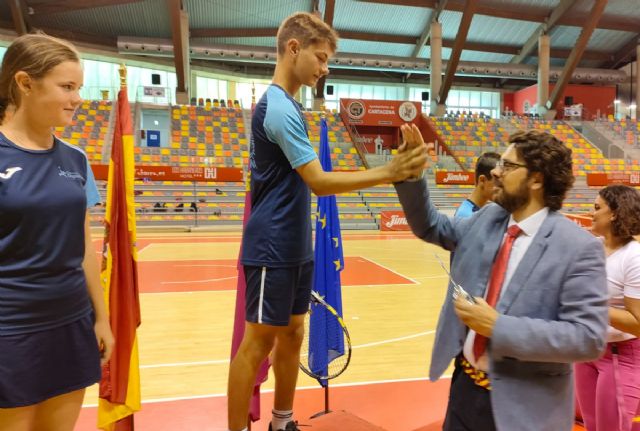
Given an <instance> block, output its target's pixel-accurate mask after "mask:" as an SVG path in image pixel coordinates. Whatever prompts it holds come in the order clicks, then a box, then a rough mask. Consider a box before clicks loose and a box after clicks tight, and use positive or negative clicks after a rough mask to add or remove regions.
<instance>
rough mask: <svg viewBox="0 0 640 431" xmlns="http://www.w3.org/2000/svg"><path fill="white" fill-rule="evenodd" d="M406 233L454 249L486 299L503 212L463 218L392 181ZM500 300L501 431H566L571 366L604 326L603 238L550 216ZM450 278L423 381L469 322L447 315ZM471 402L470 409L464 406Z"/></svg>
mask: <svg viewBox="0 0 640 431" xmlns="http://www.w3.org/2000/svg"><path fill="white" fill-rule="evenodd" d="M396 190H397V192H398V196H399V197H400V202H401V204H402V207H403V209H404V211H405V214H406V217H407V221H408V223H409V225H410V226H411V229H412V231H413V233H414V234H415V235H416V236H417V237H418V238H421V239H422V240H424V241H427V242H430V243H433V244H437V245H439V246H441V247H443V248H445V249H447V250H450V251H454V250H455V255H454V258H453V262H452V263H451V276H452V277H453V279H454V280H455V281H456V282H458V283H460V285H462V286H463V287H464V288H465V290H467V291H468V292H469V293H470V294H472V295H473V296H483V295H484V291H485V289H486V286H487V283H488V279H489V273H490V271H491V266H492V263H493V260H494V258H495V256H496V254H497V252H498V249H499V247H500V244H501V242H502V238H503V235H504V232H505V231H506V229H507V223H508V221H509V213H508V212H507V211H505V210H504V209H503V208H502V207H500V206H499V205H496V204H489V205H486V206H485V207H483V208H482V209H481V210H480V211H478V212H477V213H475V214H474V216H473V217H471V218H467V219H461V218H459V219H453V218H450V217H447V216H446V215H444V214H441V213H439V212H438V210H437V209H436V208H435V207H434V205H433V204H432V202H431V201H430V199H429V191H428V189H427V186H426V183H425V182H424V181H418V182H404V183H399V184H396ZM506 289H507V290H506V292H505V293H504V295H503V297H502V298H501V299H500V301H499V302H498V305H497V310H498V312H499V313H500V316H499V318H498V320H497V322H496V325H495V327H494V329H493V334H492V337H491V339H490V340H489V345H488V350H487V352H488V354H489V363H490V365H489V366H490V370H489V375H490V378H491V385H492V391H491V404H492V407H493V414H494V418H495V423H496V427H497V429H498V430H500V431H516V430H517V431H528V430H530V431H565V430H567V431H569V430H571V429H572V423H573V416H574V410H573V409H574V407H573V400H574V396H573V377H572V376H573V374H572V365H571V364H572V363H573V362H579V361H589V360H593V359H596V358H597V357H599V356H600V354H601V353H602V351H603V349H604V347H605V337H606V330H607V324H608V310H607V288H606V273H605V259H604V250H603V247H602V244H601V243H600V242H599V241H598V240H597V239H596V238H595V237H593V235H591V234H590V233H588V232H586V231H585V230H584V229H582V228H580V227H579V226H578V225H576V224H575V223H573V222H572V221H570V220H568V219H567V218H565V217H564V216H562V215H561V214H558V213H556V212H553V211H551V212H549V215H548V217H547V218H546V219H545V220H544V222H543V224H542V226H541V227H540V230H539V231H538V233H537V234H536V236H535V237H534V239H533V241H532V243H531V245H530V247H529V249H528V250H527V252H526V254H525V255H524V257H523V259H522V261H521V262H520V264H519V265H518V267H517V269H516V271H515V273H514V275H513V277H512V279H511V280H510V282H509V285H508V286H507V287H506ZM451 292H452V286H451V283H449V287H448V293H447V296H446V299H445V303H444V305H443V307H442V310H441V312H440V318H439V321H438V327H437V331H436V338H435V343H434V346H433V355H432V359H431V369H430V373H429V377H430V378H431V380H437V379H438V378H439V377H440V376H441V375H442V373H443V372H444V371H445V370H446V369H447V367H448V366H449V364H450V362H451V360H452V359H453V358H455V357H456V356H457V355H458V354H459V353H460V352H461V351H462V346H463V343H464V339H465V337H466V335H467V331H468V328H467V327H466V326H465V325H464V324H462V322H461V321H460V320H459V319H458V317H457V316H456V314H455V312H454V307H453V303H452V297H451ZM469 407H470V408H473V406H469Z"/></svg>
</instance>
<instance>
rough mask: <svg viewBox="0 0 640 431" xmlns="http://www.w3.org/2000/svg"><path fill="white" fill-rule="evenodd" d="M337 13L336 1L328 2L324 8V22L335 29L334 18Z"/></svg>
mask: <svg viewBox="0 0 640 431" xmlns="http://www.w3.org/2000/svg"><path fill="white" fill-rule="evenodd" d="M335 13H336V0H327V1H326V5H325V8H324V22H326V23H327V24H329V26H330V27H333V17H334V15H335Z"/></svg>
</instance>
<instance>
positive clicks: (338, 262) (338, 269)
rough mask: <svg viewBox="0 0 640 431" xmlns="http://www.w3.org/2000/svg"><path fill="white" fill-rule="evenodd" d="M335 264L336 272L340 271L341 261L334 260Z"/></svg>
mask: <svg viewBox="0 0 640 431" xmlns="http://www.w3.org/2000/svg"><path fill="white" fill-rule="evenodd" d="M333 263H334V264H335V265H336V271H340V259H338V260H334V261H333Z"/></svg>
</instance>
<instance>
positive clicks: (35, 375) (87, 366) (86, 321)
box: [0, 313, 101, 408]
mask: <svg viewBox="0 0 640 431" xmlns="http://www.w3.org/2000/svg"><path fill="white" fill-rule="evenodd" d="M93 322H94V320H93V314H92V313H89V314H87V315H86V316H85V317H82V318H81V319H78V320H76V321H75V322H72V323H69V324H67V325H64V326H60V327H57V328H53V329H47V330H44V331H38V332H31V333H27V334H17V335H3V336H0V408H12V407H25V406H30V405H33V404H38V403H40V402H42V401H45V400H47V399H49V398H51V397H55V396H58V395H62V394H66V393H69V392H73V391H76V390H78V389H83V388H86V387H87V386H91V385H93V384H94V383H97V382H99V381H100V374H101V370H100V353H99V351H98V344H97V342H96V336H95V332H94V330H93Z"/></svg>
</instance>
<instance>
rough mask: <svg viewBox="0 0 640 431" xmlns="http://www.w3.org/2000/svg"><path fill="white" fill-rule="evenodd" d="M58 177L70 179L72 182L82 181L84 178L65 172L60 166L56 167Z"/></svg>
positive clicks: (75, 173) (74, 173)
mask: <svg viewBox="0 0 640 431" xmlns="http://www.w3.org/2000/svg"><path fill="white" fill-rule="evenodd" d="M58 175H59V176H61V177H66V178H70V179H72V180H83V181H84V177H83V176H82V175H80V174H79V173H77V172H71V171H65V170H63V169H62V168H61V167H60V166H58Z"/></svg>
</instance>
